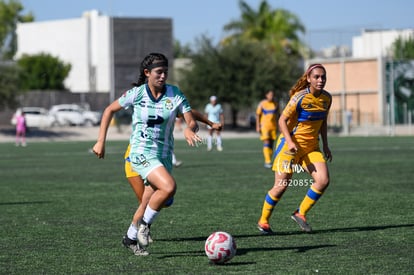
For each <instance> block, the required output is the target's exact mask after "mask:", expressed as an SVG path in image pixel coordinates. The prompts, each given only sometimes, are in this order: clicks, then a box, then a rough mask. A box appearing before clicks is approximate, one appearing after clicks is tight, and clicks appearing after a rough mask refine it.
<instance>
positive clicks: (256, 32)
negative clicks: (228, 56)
mask: <svg viewBox="0 0 414 275" xmlns="http://www.w3.org/2000/svg"><path fill="white" fill-rule="evenodd" d="M239 5H240V10H241V12H242V15H241V19H240V20H236V21H231V22H230V23H228V24H227V25H225V26H224V30H225V31H228V32H233V33H232V34H231V35H229V36H228V37H226V38H224V39H223V41H222V44H224V45H226V44H229V43H235V42H237V41H238V40H243V41H249V42H261V43H262V42H265V43H268V44H269V46H270V47H271V48H272V49H273V50H274V51H275V52H279V51H281V50H284V51H286V52H287V53H302V54H304V51H305V49H306V47H305V45H304V44H303V43H302V42H301V41H300V38H299V35H298V34H299V33H305V27H304V26H303V24H302V23H301V22H300V20H299V18H298V17H297V16H296V15H295V14H293V13H291V12H289V11H287V10H284V9H275V10H273V9H272V8H271V7H270V6H269V4H268V3H267V1H266V0H263V1H262V2H261V3H260V5H259V9H258V10H257V11H255V10H254V9H253V8H252V7H250V6H249V5H248V4H247V3H246V2H244V1H243V0H240V2H239Z"/></svg>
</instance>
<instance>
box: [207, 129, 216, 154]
mask: <svg viewBox="0 0 414 275" xmlns="http://www.w3.org/2000/svg"><path fill="white" fill-rule="evenodd" d="M213 131H214V130H213V129H212V128H210V127H208V135H207V151H211V150H212V149H213Z"/></svg>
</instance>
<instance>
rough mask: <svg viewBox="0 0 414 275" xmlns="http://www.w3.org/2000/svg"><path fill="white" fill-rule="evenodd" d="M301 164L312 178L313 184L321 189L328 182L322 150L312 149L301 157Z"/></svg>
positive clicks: (327, 171)
mask: <svg viewBox="0 0 414 275" xmlns="http://www.w3.org/2000/svg"><path fill="white" fill-rule="evenodd" d="M302 166H304V167H306V169H307V171H308V172H309V174H310V175H311V176H312V178H313V180H314V186H315V188H317V189H318V190H320V191H323V189H325V188H326V187H327V185H328V184H329V170H328V165H327V164H326V161H325V158H324V157H323V154H322V152H320V151H313V152H310V153H308V154H307V155H306V156H304V157H303V160H302Z"/></svg>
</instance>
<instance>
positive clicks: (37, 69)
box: [17, 53, 71, 90]
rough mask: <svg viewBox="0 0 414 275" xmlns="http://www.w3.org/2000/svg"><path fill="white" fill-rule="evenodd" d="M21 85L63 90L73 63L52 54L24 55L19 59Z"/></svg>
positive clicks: (29, 88)
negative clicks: (67, 62)
mask: <svg viewBox="0 0 414 275" xmlns="http://www.w3.org/2000/svg"><path fill="white" fill-rule="evenodd" d="M17 63H18V65H19V67H20V68H21V70H22V74H21V78H20V81H21V85H22V87H23V88H24V89H27V90H63V89H65V87H64V84H63V81H64V80H65V78H66V77H67V76H68V74H69V72H70V69H71V65H70V64H66V63H64V62H63V61H60V60H59V59H58V58H57V57H54V56H52V55H50V54H45V53H41V54H37V55H23V56H22V57H21V58H20V59H19V60H18V61H17Z"/></svg>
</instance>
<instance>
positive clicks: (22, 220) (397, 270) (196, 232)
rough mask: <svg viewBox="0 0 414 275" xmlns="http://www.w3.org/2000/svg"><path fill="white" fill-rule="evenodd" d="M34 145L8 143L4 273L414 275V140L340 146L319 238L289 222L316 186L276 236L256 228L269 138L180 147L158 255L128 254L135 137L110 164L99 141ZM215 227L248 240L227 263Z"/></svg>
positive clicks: (282, 210)
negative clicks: (213, 252) (97, 149)
mask: <svg viewBox="0 0 414 275" xmlns="http://www.w3.org/2000/svg"><path fill="white" fill-rule="evenodd" d="M39 134H40V133H39ZM44 134H45V133H43V135H44ZM64 134H65V133H64V132H59V135H58V136H53V139H55V140H56V139H59V138H60V137H61V138H62V139H65V136H63V135H64ZM66 134H67V135H68V136H70V135H71V133H69V132H66ZM28 142H29V143H28V146H27V147H25V148H22V147H15V146H14V144H13V143H0V155H1V156H2V157H1V158H0V167H2V178H1V184H0V208H1V216H0V217H1V226H0V235H1V236H2V237H1V238H0V247H1V248H2V249H1V251H0V267H1V272H0V273H2V274H10V275H13V274H411V273H412V270H413V262H412V259H413V247H412V244H413V241H414V239H413V233H412V232H413V227H414V223H413V220H414V212H413V211H411V209H412V203H413V201H414V187H413V184H412V174H413V173H412V167H413V158H412V155H413V154H414V139H413V138H412V137H395V138H391V137H361V138H331V139H330V146H331V150H332V152H333V154H334V160H333V162H332V163H329V169H330V174H331V184H330V186H329V188H328V189H327V191H326V192H325V194H324V195H323V197H322V198H321V199H320V200H319V201H318V203H317V204H316V205H315V206H314V208H313V209H312V210H311V211H310V212H309V214H308V220H309V223H310V224H311V225H312V227H313V229H314V230H315V231H314V233H313V234H304V233H302V232H301V231H300V230H299V228H298V227H297V225H296V224H295V223H294V222H292V220H291V219H290V214H291V213H292V212H293V210H294V209H296V207H298V204H299V203H300V201H301V200H302V199H303V197H304V195H305V193H306V190H307V187H305V186H301V187H300V186H295V185H292V186H290V187H289V189H288V190H287V191H286V193H285V195H284V196H283V198H282V199H281V201H280V202H279V203H278V204H277V206H276V208H275V211H274V213H273V215H272V217H271V220H270V222H271V225H272V227H273V229H274V230H275V231H276V234H275V235H272V236H263V235H261V234H260V233H259V232H258V230H257V229H256V223H257V220H258V218H259V216H260V212H261V207H262V205H263V199H264V198H265V194H266V192H267V190H268V189H269V188H270V187H271V186H272V184H273V181H274V175H273V173H272V172H271V171H270V170H268V169H265V168H263V167H262V165H263V160H262V146H263V145H262V143H261V141H260V140H259V139H258V138H257V139H224V145H225V147H224V148H225V150H224V151H223V152H216V151H213V152H207V151H206V147H205V145H204V146H200V147H198V148H189V147H188V146H187V145H186V143H185V141H183V140H177V141H176V148H175V152H176V154H177V156H178V157H179V158H180V159H181V160H183V163H184V164H183V166H181V167H180V168H177V169H174V170H173V175H174V178H175V179H176V181H177V185H178V190H177V193H176V195H175V201H174V204H173V206H172V207H171V208H166V209H163V210H162V211H161V214H160V215H159V216H158V218H157V220H156V221H155V223H154V224H153V226H152V227H151V234H152V237H153V238H154V243H153V244H152V245H151V246H150V247H149V248H148V249H149V251H150V253H151V254H150V255H149V256H147V257H139V256H134V255H133V254H132V253H131V252H129V251H128V250H127V249H125V248H123V247H122V246H121V239H122V236H123V235H124V234H125V233H126V230H127V228H128V226H129V224H130V221H131V217H132V215H133V213H134V211H135V209H136V207H137V200H136V198H135V195H134V193H133V191H132V189H131V187H130V186H129V184H128V183H127V181H126V179H125V176H124V174H123V173H124V172H123V154H124V151H125V149H126V146H127V142H128V141H126V140H125V141H109V142H108V143H107V147H106V149H107V150H106V152H107V155H106V157H105V159H104V160H98V159H97V158H96V156H95V155H93V154H91V153H89V152H88V149H89V148H90V147H91V146H92V144H93V142H92V141H91V142H43V143H34V142H30V138H29V139H28ZM379 171H382V172H379ZM299 177H303V178H305V179H307V178H308V176H307V174H304V173H303V175H295V178H297V179H299ZM216 230H223V231H228V232H229V233H230V234H232V235H233V236H234V238H235V240H236V243H237V254H236V256H235V257H234V258H233V259H232V260H231V261H230V262H229V263H228V264H225V265H221V266H216V265H210V264H209V263H208V260H207V257H206V256H205V254H204V242H205V240H206V238H207V237H208V235H209V234H210V233H212V232H213V231H216Z"/></svg>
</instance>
